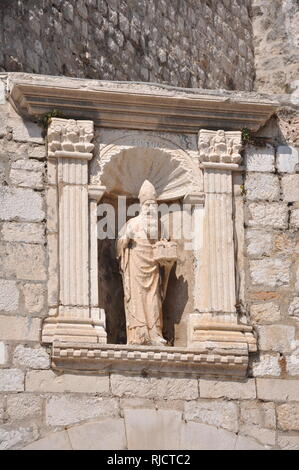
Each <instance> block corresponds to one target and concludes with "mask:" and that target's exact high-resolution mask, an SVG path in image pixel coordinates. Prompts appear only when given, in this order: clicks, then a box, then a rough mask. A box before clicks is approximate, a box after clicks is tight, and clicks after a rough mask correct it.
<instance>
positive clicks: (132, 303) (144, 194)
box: [117, 180, 176, 345]
mask: <svg viewBox="0 0 299 470" xmlns="http://www.w3.org/2000/svg"><path fill="white" fill-rule="evenodd" d="M138 198H139V201H140V204H141V211H140V214H139V215H138V216H137V217H134V218H132V219H131V220H129V221H128V222H127V223H126V224H125V226H124V227H123V229H122V230H121V231H120V234H119V237H118V240H117V257H118V258H119V259H120V269H121V273H122V278H123V286H124V300H125V311H126V328H127V343H128V344H141V345H142V344H143V345H164V344H166V340H165V339H164V338H163V336H162V327H163V320H162V302H163V300H164V298H165V295H166V290H167V284H168V278H169V274H170V270H171V267H172V265H173V263H174V262H175V259H176V244H175V243H174V242H168V241H167V240H165V241H161V239H162V240H163V235H164V233H163V230H164V229H163V225H162V224H161V223H159V221H158V206H157V195H156V191H155V188H154V186H153V185H152V184H151V183H150V182H149V181H148V180H145V181H144V182H143V184H142V186H141V189H140V192H139V196H138ZM159 240H160V241H159Z"/></svg>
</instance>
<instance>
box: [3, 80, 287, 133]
mask: <svg viewBox="0 0 299 470" xmlns="http://www.w3.org/2000/svg"><path fill="white" fill-rule="evenodd" d="M9 88H10V99H11V100H12V102H13V104H14V105H15V107H16V108H17V109H18V111H19V112H21V113H22V114H25V115H27V116H29V117H36V116H40V115H42V114H44V113H47V112H50V111H52V110H53V109H57V110H59V111H61V112H63V113H65V114H66V115H67V116H68V117H69V118H78V116H80V118H81V119H91V120H93V121H94V123H95V125H98V126H101V127H110V128H118V129H144V130H160V131H167V132H180V133H193V134H196V133H197V132H198V130H199V129H200V128H207V129H216V128H217V129H224V130H240V129H242V128H243V127H247V128H248V129H250V130H252V131H256V130H258V129H259V128H260V127H261V126H262V125H263V124H264V123H265V122H266V121H267V120H268V119H269V118H270V117H271V115H272V114H273V113H274V112H275V110H276V109H277V107H278V106H279V103H278V102H277V101H274V100H272V99H271V97H269V96H267V95H263V96H259V95H257V94H255V93H246V94H244V93H243V94H242V93H239V92H238V93H233V92H232V93H228V92H223V91H213V92H211V91H210V90H202V89H198V90H196V91H194V90H192V89H188V88H187V89H180V90H178V89H177V88H173V87H167V88H166V87H163V86H162V85H157V84H151V83H143V84H139V85H138V84H134V83H131V82H124V83H115V82H106V81H99V80H84V79H76V80H72V79H69V78H66V77H49V76H43V75H34V76H33V75H30V74H23V73H20V74H18V73H10V74H9Z"/></svg>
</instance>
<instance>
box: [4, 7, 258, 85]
mask: <svg viewBox="0 0 299 470" xmlns="http://www.w3.org/2000/svg"><path fill="white" fill-rule="evenodd" d="M249 6H250V0H246V1H244V0H202V1H200V2H198V1H197V0H173V1H171V2H170V1H168V0H146V1H144V0H130V1H129V0H122V1H119V0H67V1H66V0H53V1H51V2H46V1H42V2H41V1H40V0H19V1H11V0H3V1H2V2H1V7H0V43H1V48H0V71H17V72H18V71H23V72H33V73H41V74H46V75H66V76H70V77H84V78H96V79H103V80H131V81H132V80H134V81H150V82H158V83H166V84H171V85H173V86H180V87H193V88H194V87H203V88H225V89H233V90H234V89H238V90H251V89H252V87H253V78H254V68H253V65H254V60H253V49H252V28H251V22H250V18H249Z"/></svg>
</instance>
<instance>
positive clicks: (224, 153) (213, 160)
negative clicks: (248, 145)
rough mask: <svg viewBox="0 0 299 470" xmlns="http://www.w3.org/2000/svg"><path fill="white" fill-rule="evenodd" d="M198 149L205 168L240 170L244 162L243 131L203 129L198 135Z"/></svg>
mask: <svg viewBox="0 0 299 470" xmlns="http://www.w3.org/2000/svg"><path fill="white" fill-rule="evenodd" d="M198 149H199V155H200V160H201V162H202V165H203V166H204V167H208V168H211V167H212V168H215V169H216V168H217V169H220V170H226V169H227V170H235V169H238V166H239V164H240V163H241V160H242V157H241V155H240V151H241V149H242V135H241V131H223V130H218V131H210V130H206V129H201V130H200V131H199V135H198Z"/></svg>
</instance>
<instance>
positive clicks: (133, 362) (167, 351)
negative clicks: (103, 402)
mask: <svg viewBox="0 0 299 470" xmlns="http://www.w3.org/2000/svg"><path fill="white" fill-rule="evenodd" d="M52 360H53V366H54V367H55V368H57V369H63V370H68V369H71V370H76V369H78V368H80V370H97V371H101V370H105V371H106V372H107V371H110V370H111V371H112V370H113V371H117V370H128V371H131V372H141V371H145V370H146V371H149V372H171V373H183V374H195V375H217V376H232V377H244V376H245V375H246V372H247V367H248V348H247V345H246V343H245V342H244V345H243V347H241V348H240V344H237V343H236V344H235V346H232V347H231V348H230V349H228V350H225V349H224V348H222V347H218V348H217V347H215V348H213V349H211V348H208V347H207V348H205V347H202V348H197V349H187V348H176V347H163V348H158V347H154V346H129V345H119V344H90V343H89V344H87V343H86V344H84V343H82V344H75V343H58V342H54V344H53V351H52Z"/></svg>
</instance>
